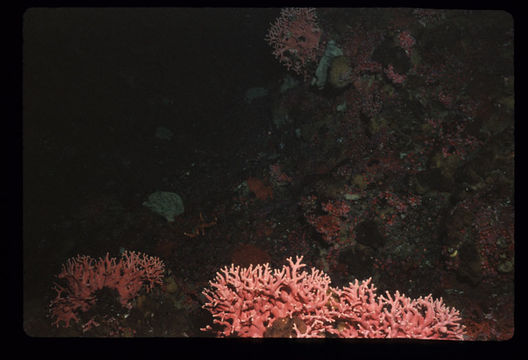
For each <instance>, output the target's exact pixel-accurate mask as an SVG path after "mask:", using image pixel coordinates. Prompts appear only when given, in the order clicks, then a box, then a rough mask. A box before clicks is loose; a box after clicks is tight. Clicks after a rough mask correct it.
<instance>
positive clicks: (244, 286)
mask: <svg viewBox="0 0 528 360" xmlns="http://www.w3.org/2000/svg"><path fill="white" fill-rule="evenodd" d="M287 260H288V263H289V265H288V266H283V268H282V270H277V269H275V270H273V271H272V270H271V269H270V267H269V264H264V265H256V266H252V265H250V266H249V268H241V267H240V266H234V265H231V267H230V268H228V267H225V268H223V269H221V270H220V271H219V272H218V273H217V274H216V279H215V281H210V287H211V288H206V289H204V291H203V295H204V296H205V297H206V298H207V303H205V304H204V306H203V308H204V309H207V310H208V311H209V312H211V313H212V314H213V317H214V320H213V322H214V323H215V324H218V325H220V326H221V327H222V330H218V331H216V334H217V335H219V336H222V335H223V336H229V335H236V336H241V337H262V336H264V332H265V331H266V329H267V328H268V327H269V326H271V325H272V324H273V322H274V321H276V320H277V319H282V318H286V317H289V318H292V317H293V316H299V317H300V319H301V320H302V321H303V322H304V324H305V325H306V326H307V329H306V331H309V332H310V334H311V335H314V336H315V335H317V333H318V332H320V328H321V325H322V320H325V319H324V313H325V311H324V308H325V304H326V303H328V301H329V298H330V292H329V291H328V290H329V285H330V278H329V277H328V275H326V274H324V273H323V272H321V271H319V270H316V269H314V268H312V271H311V273H308V272H306V271H300V269H301V268H302V267H304V266H306V265H305V264H302V263H301V260H302V257H297V259H296V261H295V262H294V261H293V259H292V258H288V259H287ZM202 330H203V331H206V330H208V331H210V330H213V328H212V327H211V326H207V327H206V328H203V329H202Z"/></svg>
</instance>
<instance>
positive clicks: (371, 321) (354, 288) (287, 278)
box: [202, 256, 465, 340]
mask: <svg viewBox="0 0 528 360" xmlns="http://www.w3.org/2000/svg"><path fill="white" fill-rule="evenodd" d="M287 261H288V263H289V264H288V265H287V266H283V268H282V270H276V269H275V270H273V271H272V270H271V269H270V267H269V264H265V265H256V266H252V265H251V266H250V267H249V268H240V267H239V266H236V267H235V266H234V265H231V267H230V268H228V267H225V268H223V269H222V270H221V271H220V272H218V273H217V275H216V279H215V281H211V282H210V287H209V288H206V289H204V291H203V294H204V296H205V297H206V298H207V302H206V303H205V304H204V305H203V308H204V309H206V310H208V311H209V312H211V313H212V314H213V318H214V320H213V323H214V324H216V325H219V328H218V329H213V327H211V326H210V325H208V326H206V327H205V328H202V331H214V332H215V333H216V335H218V336H229V335H234V336H241V337H262V336H265V335H266V334H267V332H268V331H270V330H271V329H273V328H275V329H274V330H276V328H279V327H282V326H284V325H286V326H287V327H289V329H287V330H288V331H285V332H283V333H282V335H283V336H297V337H324V336H326V335H334V336H339V337H355V338H419V339H446V340H462V339H463V335H464V333H465V329H464V326H463V325H461V324H460V323H459V322H460V320H461V319H460V317H459V312H458V311H457V310H456V309H454V308H448V307H446V306H445V305H444V303H443V301H442V299H441V298H440V299H439V300H438V299H433V298H432V296H431V295H428V296H426V297H425V298H422V297H420V298H418V299H410V298H408V297H406V296H405V295H403V294H400V293H399V292H398V291H396V293H395V294H394V295H391V294H390V293H389V292H386V296H378V295H377V294H376V288H375V287H374V286H373V285H372V284H370V281H371V279H368V280H364V281H362V282H358V281H357V280H356V281H355V282H351V283H349V285H348V286H345V287H343V288H342V289H341V288H333V287H331V286H330V277H329V276H328V275H326V274H325V273H324V272H322V271H320V270H317V269H315V268H312V269H311V272H310V273H308V272H306V271H300V269H301V268H302V267H304V266H306V265H305V264H303V263H302V262H301V261H302V257H299V256H298V257H297V258H296V261H295V262H294V261H293V260H292V258H288V259H287ZM276 324H279V325H277V326H276Z"/></svg>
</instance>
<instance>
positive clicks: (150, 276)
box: [50, 251, 165, 327]
mask: <svg viewBox="0 0 528 360" xmlns="http://www.w3.org/2000/svg"><path fill="white" fill-rule="evenodd" d="M164 271H165V265H164V263H163V261H161V260H160V259H159V258H157V257H152V256H148V255H145V254H142V253H139V252H138V253H136V252H134V251H125V252H123V254H122V256H121V259H119V260H117V259H116V258H110V257H109V255H108V253H107V254H106V257H105V258H99V259H93V258H91V257H90V256H81V255H78V256H77V257H75V258H71V259H69V260H68V261H67V262H66V264H64V265H62V271H61V272H60V273H59V274H58V275H57V277H58V279H59V280H61V281H63V282H64V286H61V285H59V284H55V290H56V291H57V296H56V298H55V299H53V300H52V301H51V303H50V314H51V317H52V318H53V319H55V320H54V322H53V324H54V325H56V326H57V327H58V326H59V323H60V322H61V321H63V322H64V325H65V327H69V326H70V321H71V320H74V321H75V322H79V317H78V315H79V312H85V311H87V310H88V309H90V307H91V306H92V305H94V304H95V302H96V301H97V299H96V296H95V292H96V291H98V290H101V289H103V288H105V287H106V288H110V289H115V290H117V293H118V294H119V301H120V303H121V305H122V306H123V307H125V308H130V307H131V304H130V300H132V299H133V298H135V297H136V296H137V295H138V292H139V291H140V289H141V288H142V286H143V285H145V286H146V290H147V292H149V291H150V290H152V288H153V287H154V285H156V284H159V285H161V284H162V279H163V272H164Z"/></svg>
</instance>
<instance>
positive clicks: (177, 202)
mask: <svg viewBox="0 0 528 360" xmlns="http://www.w3.org/2000/svg"><path fill="white" fill-rule="evenodd" d="M143 205H144V206H146V207H148V208H149V209H151V210H152V211H154V212H155V213H157V214H160V215H161V216H163V217H164V218H165V219H167V221H168V222H172V221H174V218H175V217H176V216H178V215H180V214H182V213H183V211H184V208H183V200H182V198H181V197H180V195H178V194H176V193H172V192H168V191H156V192H155V193H152V194H150V195H149V197H148V200H147V201H145V202H143Z"/></svg>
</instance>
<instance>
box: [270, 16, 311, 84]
mask: <svg viewBox="0 0 528 360" xmlns="http://www.w3.org/2000/svg"><path fill="white" fill-rule="evenodd" d="M320 38H321V29H320V28H319V26H318V24H317V15H316V13H315V9H314V8H284V9H282V10H281V13H280V16H279V17H278V18H277V19H276V20H275V22H274V23H273V24H272V25H271V27H270V29H269V31H268V34H267V35H266V41H267V42H268V44H270V45H271V46H272V47H273V55H275V57H276V58H278V59H279V61H280V62H281V63H283V64H284V65H285V66H286V67H287V68H288V70H289V69H292V70H293V71H295V72H296V73H297V74H304V76H305V78H307V77H308V71H307V69H306V65H307V64H308V63H315V62H316V61H317V60H318V57H319V55H320V52H321V49H320Z"/></svg>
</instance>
